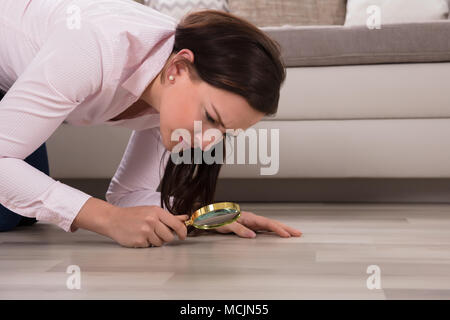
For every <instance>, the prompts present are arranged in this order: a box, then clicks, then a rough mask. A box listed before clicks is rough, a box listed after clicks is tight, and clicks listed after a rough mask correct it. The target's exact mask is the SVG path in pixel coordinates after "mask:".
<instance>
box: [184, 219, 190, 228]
mask: <svg viewBox="0 0 450 320" xmlns="http://www.w3.org/2000/svg"><path fill="white" fill-rule="evenodd" d="M191 224H192V220H191V219H189V220H186V221H185V222H184V225H185V226H186V227H188V226H190V225H191Z"/></svg>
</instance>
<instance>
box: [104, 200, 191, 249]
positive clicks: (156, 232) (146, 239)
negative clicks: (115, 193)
mask: <svg viewBox="0 0 450 320" xmlns="http://www.w3.org/2000/svg"><path fill="white" fill-rule="evenodd" d="M187 219H188V215H173V214H171V213H170V212H169V211H166V210H164V209H162V208H160V207H158V206H137V207H125V208H121V207H116V209H115V210H113V211H112V212H111V214H110V216H109V219H108V223H107V235H108V236H109V237H110V238H112V239H113V240H115V241H116V242H118V243H119V244H121V245H122V246H124V247H132V248H145V247H150V246H157V247H160V246H162V245H163V244H164V243H166V242H171V241H173V240H174V239H175V236H174V231H175V233H176V234H177V235H178V239H180V240H185V239H186V233H187V228H186V225H185V224H184V221H185V220H187Z"/></svg>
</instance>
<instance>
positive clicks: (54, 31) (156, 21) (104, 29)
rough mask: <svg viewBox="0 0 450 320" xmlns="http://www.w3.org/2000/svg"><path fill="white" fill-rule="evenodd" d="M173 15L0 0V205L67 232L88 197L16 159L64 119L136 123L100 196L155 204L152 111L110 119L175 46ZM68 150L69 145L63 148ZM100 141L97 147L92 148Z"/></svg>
mask: <svg viewBox="0 0 450 320" xmlns="http://www.w3.org/2000/svg"><path fill="white" fill-rule="evenodd" d="M176 23H177V22H176V20H175V19H174V18H172V17H169V16H166V15H164V14H161V13H160V12H158V11H155V10H153V9H151V8H149V7H147V6H143V5H141V4H139V3H137V2H135V1H133V0H0V89H2V90H3V91H7V94H6V95H5V97H4V98H3V100H2V101H1V102H0V203H1V204H2V205H3V206H5V207H6V208H8V209H10V210H12V211H14V212H16V213H18V214H20V215H22V216H26V217H35V218H36V219H37V220H41V221H48V222H51V223H54V224H56V225H58V226H59V227H61V228H62V229H63V230H65V231H67V232H69V231H75V230H76V229H74V228H73V229H71V224H72V222H73V220H74V218H75V217H76V215H77V214H78V212H79V211H80V209H81V207H82V206H83V205H84V203H85V202H86V201H87V200H88V199H89V198H90V197H91V196H90V195H89V194H87V193H85V192H82V191H81V190H78V189H75V188H73V187H70V186H68V185H66V184H63V183H61V182H60V181H56V180H54V179H52V178H51V177H49V176H47V175H46V174H44V173H42V172H41V171H39V170H37V169H36V168H34V167H32V166H30V165H29V164H27V163H26V162H25V161H23V160H24V159H25V158H26V157H27V156H29V155H30V154H31V153H33V152H34V151H35V150H36V149H37V148H38V147H39V146H40V145H41V144H42V143H44V142H45V141H46V140H47V139H48V138H49V137H50V136H51V135H52V133H53V132H54V131H55V130H56V129H57V128H58V127H59V126H60V125H61V123H62V122H66V123H68V124H69V125H74V126H92V125H111V126H123V127H127V128H130V129H133V131H132V135H131V137H130V140H129V143H128V146H127V148H126V150H125V153H124V156H123V158H122V161H121V162H120V165H119V168H118V169H117V171H116V173H115V175H114V177H113V178H112V180H111V184H110V186H109V189H108V192H107V194H106V199H107V201H108V202H110V203H112V204H114V205H117V206H138V205H159V201H160V193H159V192H156V189H157V187H158V185H159V182H160V174H161V173H162V171H160V172H158V168H159V162H160V159H161V155H162V152H163V151H164V149H165V148H164V146H163V144H162V142H161V138H160V132H159V113H158V112H157V111H156V110H154V109H151V110H150V111H149V112H148V113H147V114H144V115H142V116H139V117H137V118H134V119H125V120H119V121H108V120H109V119H112V118H114V117H115V116H117V115H119V114H120V113H122V112H123V111H124V110H126V109H127V108H128V107H129V106H131V105H132V104H133V103H134V102H135V101H137V100H138V99H139V97H140V96H141V94H142V93H143V91H144V90H145V88H146V87H147V86H148V84H149V83H150V82H151V81H152V80H153V79H154V78H155V77H156V76H157V75H158V73H159V72H160V71H161V69H162V67H163V66H164V64H165V62H166V61H167V59H168V57H169V56H170V53H171V51H172V49H173V45H174V40H175V35H174V34H175V28H176ZM68 147H70V146H68ZM99 147H101V146H99Z"/></svg>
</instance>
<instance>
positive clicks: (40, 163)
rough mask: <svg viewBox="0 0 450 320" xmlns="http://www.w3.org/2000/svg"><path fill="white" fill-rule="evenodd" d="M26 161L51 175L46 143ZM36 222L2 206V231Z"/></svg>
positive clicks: (0, 95)
mask: <svg viewBox="0 0 450 320" xmlns="http://www.w3.org/2000/svg"><path fill="white" fill-rule="evenodd" d="M3 95H4V93H3V92H1V91H0V100H1V99H2V98H3ZM24 161H25V162H26V163H28V164H29V165H31V166H33V167H34V168H36V169H38V170H39V171H41V172H43V173H45V174H46V175H50V170H49V165H48V156H47V147H46V146H45V142H44V143H43V144H42V145H41V146H40V147H39V148H37V149H36V150H35V151H34V152H33V153H32V154H30V155H29V156H28V157H27V158H25V159H24ZM36 221H37V220H36V219H35V218H28V217H24V216H21V215H19V214H17V213H15V212H13V211H11V210H9V209H7V208H5V207H4V206H2V205H1V204H0V231H8V230H11V229H13V228H14V227H16V226H21V225H32V224H34V223H36Z"/></svg>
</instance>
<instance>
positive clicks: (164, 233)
mask: <svg viewBox="0 0 450 320" xmlns="http://www.w3.org/2000/svg"><path fill="white" fill-rule="evenodd" d="M155 233H156V235H157V236H158V237H160V238H161V239H162V241H164V242H171V241H173V240H174V239H175V236H174V234H173V233H172V231H171V230H170V229H169V228H168V227H167V226H166V225H165V224H164V223H162V222H159V223H157V224H156V226H155Z"/></svg>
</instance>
